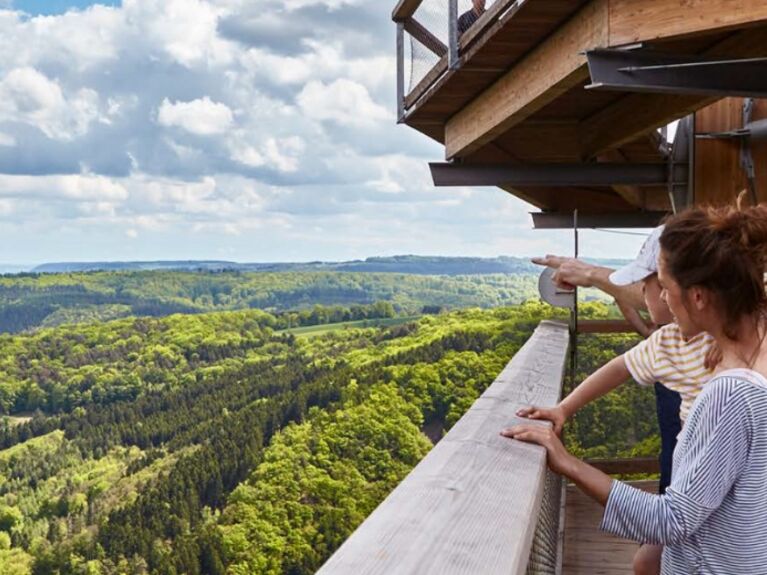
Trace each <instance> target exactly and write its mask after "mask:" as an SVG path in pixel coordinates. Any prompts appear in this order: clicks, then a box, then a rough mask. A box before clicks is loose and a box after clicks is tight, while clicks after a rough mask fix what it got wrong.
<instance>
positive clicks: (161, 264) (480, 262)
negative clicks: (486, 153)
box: [30, 255, 625, 276]
mask: <svg viewBox="0 0 767 575" xmlns="http://www.w3.org/2000/svg"><path fill="white" fill-rule="evenodd" d="M591 261H595V262H597V263H600V264H602V265H606V266H609V267H618V266H620V265H622V264H624V263H625V260H591ZM154 270H166V271H168V270H174V271H204V272H221V271H242V272H296V271H306V272H309V271H327V272H388V273H400V274H415V275H451V276H452V275H479V274H526V273H537V272H539V271H540V267H539V266H536V265H534V264H532V263H531V262H530V259H529V258H520V257H511V256H499V257H496V258H475V257H441V256H414V255H401V256H386V257H369V258H366V259H364V260H352V261H346V262H321V261H314V262H297V263H293V262H265V263H239V262H230V261H223V260H171V261H136V262H52V263H46V264H42V265H39V266H37V267H35V268H33V269H32V270H30V271H31V273H76V272H95V271H154Z"/></svg>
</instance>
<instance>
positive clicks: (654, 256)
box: [610, 226, 664, 286]
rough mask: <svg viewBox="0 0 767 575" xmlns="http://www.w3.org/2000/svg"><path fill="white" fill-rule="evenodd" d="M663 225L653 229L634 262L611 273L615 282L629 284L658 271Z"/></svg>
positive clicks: (621, 284) (620, 284) (616, 283)
mask: <svg viewBox="0 0 767 575" xmlns="http://www.w3.org/2000/svg"><path fill="white" fill-rule="evenodd" d="M663 227H664V226H658V227H657V228H655V229H654V230H653V231H652V233H651V234H650V236H649V237H648V238H647V239H646V240H645V242H644V244H642V249H641V250H639V254H637V257H636V258H635V259H634V261H633V262H631V263H630V264H628V265H625V266H623V267H622V268H620V269H619V270H616V271H614V272H613V273H611V274H610V281H611V282H612V283H613V284H615V285H617V286H627V285H629V284H633V283H635V282H638V281H641V280H643V279H645V278H646V277H647V276H650V275H652V274H656V273H658V258H659V257H660V235H661V234H662V233H663Z"/></svg>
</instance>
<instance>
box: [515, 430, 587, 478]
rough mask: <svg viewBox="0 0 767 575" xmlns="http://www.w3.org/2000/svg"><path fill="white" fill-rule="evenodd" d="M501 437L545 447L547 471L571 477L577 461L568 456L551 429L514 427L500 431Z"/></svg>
mask: <svg viewBox="0 0 767 575" xmlns="http://www.w3.org/2000/svg"><path fill="white" fill-rule="evenodd" d="M501 435H502V436H504V437H508V438H510V439H516V440H518V441H524V442H525V443H535V444H537V445H540V446H541V447H545V448H546V462H547V463H548V465H549V469H551V470H552V471H553V472H554V473H559V474H560V475H564V476H566V477H571V476H572V474H573V471H574V469H575V466H576V465H577V463H578V459H577V458H575V457H574V456H573V455H570V453H569V452H568V451H567V449H565V446H564V445H562V441H561V440H560V439H559V436H558V435H557V434H556V433H554V430H553V429H552V428H550V427H544V426H543V425H533V424H525V425H514V426H512V427H507V428H506V429H504V430H503V431H501Z"/></svg>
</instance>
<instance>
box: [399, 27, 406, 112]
mask: <svg viewBox="0 0 767 575" xmlns="http://www.w3.org/2000/svg"><path fill="white" fill-rule="evenodd" d="M404 118H405V23H404V22H397V122H398V123H402V121H403V120H404Z"/></svg>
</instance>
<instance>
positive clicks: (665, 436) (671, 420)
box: [655, 382, 682, 493]
mask: <svg viewBox="0 0 767 575" xmlns="http://www.w3.org/2000/svg"><path fill="white" fill-rule="evenodd" d="M681 404H682V397H681V396H680V395H679V393H677V392H676V391H671V390H670V389H668V388H667V387H665V386H663V385H661V384H660V383H658V382H655V407H656V410H657V412H658V427H659V428H660V446H661V447H660V484H659V486H658V492H659V493H665V492H666V487H668V486H669V483H671V465H672V462H673V458H674V448H675V447H676V436H677V435H679V432H680V431H682V420H681V419H680V418H679V406H680V405H681Z"/></svg>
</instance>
